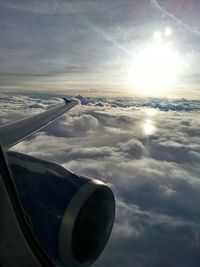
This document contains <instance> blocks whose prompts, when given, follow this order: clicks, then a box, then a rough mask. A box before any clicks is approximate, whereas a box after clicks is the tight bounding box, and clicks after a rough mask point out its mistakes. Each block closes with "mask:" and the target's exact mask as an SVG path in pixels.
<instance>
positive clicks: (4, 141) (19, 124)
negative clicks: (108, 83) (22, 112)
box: [0, 98, 78, 149]
mask: <svg viewBox="0 0 200 267" xmlns="http://www.w3.org/2000/svg"><path fill="white" fill-rule="evenodd" d="M63 99H64V101H65V103H64V104H63V105H61V106H59V107H55V108H52V109H49V110H47V111H44V112H42V113H40V114H37V115H35V116H31V117H28V118H25V119H22V120H18V121H16V122H13V123H9V124H6V125H2V126H0V142H1V145H2V146H3V148H4V149H9V148H10V147H12V146H14V145H16V144H17V143H19V142H21V141H22V140H23V139H25V138H26V137H28V136H30V135H32V134H33V133H35V132H37V131H38V130H40V129H41V128H43V127H44V126H46V125H48V124H49V123H51V122H53V121H54V120H56V119H57V118H58V117H60V116H61V115H62V114H64V113H65V112H67V111H69V110H70V109H71V108H73V107H74V106H75V105H77V104H78V102H77V101H76V100H72V101H71V100H68V99H66V98H63Z"/></svg>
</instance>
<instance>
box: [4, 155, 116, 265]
mask: <svg viewBox="0 0 200 267" xmlns="http://www.w3.org/2000/svg"><path fill="white" fill-rule="evenodd" d="M8 162H9V166H10V170H11V173H12V176H13V179H14V183H15V186H16V188H17V191H18V195H19V198H20V201H21V203H22V206H23V208H24V211H25V217H26V221H27V223H28V224H29V227H30V229H31V231H32V233H33V234H34V236H35V238H36V240H37V241H38V243H39V244H40V245H41V247H42V249H43V250H44V251H45V253H46V254H47V255H48V256H49V258H50V259H51V260H52V261H53V263H54V264H55V265H59V266H69V267H70V266H77V267H82V266H84V267H85V266H89V265H90V264H92V263H93V262H94V261H95V260H96V259H97V258H98V256H99V255H100V254H101V252H102V251H103V249H104V247H105V245H106V243H107V241H108V239H109V236H110V233H111V230H112V226H113V222H114V217H115V199H114V195H113V193H112V190H111V189H110V187H109V186H107V185H106V184H105V183H103V182H101V181H98V180H96V179H91V178H88V177H82V176H78V175H76V174H74V173H72V172H70V171H69V170H66V169H64V168H63V167H61V166H59V165H57V164H55V163H51V162H47V161H44V160H40V159H37V158H34V157H30V156H27V155H24V154H20V153H17V152H8Z"/></svg>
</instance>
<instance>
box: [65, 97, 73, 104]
mask: <svg viewBox="0 0 200 267" xmlns="http://www.w3.org/2000/svg"><path fill="white" fill-rule="evenodd" d="M63 100H64V101H65V103H66V104H69V103H70V102H71V101H70V100H68V99H67V98H65V97H63Z"/></svg>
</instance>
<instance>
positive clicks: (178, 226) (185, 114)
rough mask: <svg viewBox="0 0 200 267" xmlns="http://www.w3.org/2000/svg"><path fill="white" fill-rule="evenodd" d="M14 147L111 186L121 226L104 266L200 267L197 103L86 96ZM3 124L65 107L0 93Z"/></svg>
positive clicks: (105, 255)
mask: <svg viewBox="0 0 200 267" xmlns="http://www.w3.org/2000/svg"><path fill="white" fill-rule="evenodd" d="M78 98H79V100H80V102H81V103H82V105H79V106H77V107H76V108H74V109H73V110H72V111H70V112H69V114H67V115H63V116H62V117H61V118H60V119H59V120H57V121H56V122H54V124H52V125H49V126H48V127H46V128H45V129H44V130H43V131H42V132H38V133H37V134H35V135H34V136H33V137H31V138H29V139H27V140H26V141H24V142H22V143H21V144H18V145H17V146H16V147H14V148H13V149H15V150H16V151H21V152H24V153H28V154H31V155H34V156H36V157H40V158H43V159H47V160H50V161H54V162H57V163H59V164H61V165H63V166H64V167H66V168H69V169H71V170H73V171H74V172H77V173H80V174H82V175H88V176H91V177H95V178H97V179H100V180H103V181H105V182H107V183H109V184H111V186H112V188H113V190H114V192H115V196H116V201H117V214H116V223H115V226H114V229H113V233H112V236H111V239H110V241H109V244H108V246H107V247H106V249H105V251H104V253H103V255H102V256H101V257H100V259H99V260H98V261H97V262H96V263H95V264H94V266H96V267H100V266H106V267H107V266H112V265H113V266H128V267H129V266H131V267H132V266H136V267H160V266H164V267H165V266H166V267H167V266H174V267H175V266H187V267H188V266H199V262H200V253H199V251H200V226H199V225H200V208H199V203H200V180H199V173H200V167H199V163H200V138H199V136H200V130H199V129H200V123H199V119H198V118H199V113H200V111H199V108H200V103H199V102H198V101H189V100H185V99H180V100H166V99H160V100H159V99H157V100H156V99H147V100H136V99H109V100H108V99H105V98H101V99H100V98H99V99H89V98H88V99H83V98H82V97H78ZM0 99H1V110H0V119H1V123H5V122H10V121H12V120H15V119H18V118H22V117H24V116H25V114H26V116H28V115H32V114H35V113H37V112H41V111H42V110H44V109H46V108H48V107H49V106H54V105H56V104H59V103H60V102H61V100H60V99H58V98H52V99H50V100H44V99H42V98H40V97H39V96H38V98H31V97H27V96H26V97H25V96H6V95H1V96H0Z"/></svg>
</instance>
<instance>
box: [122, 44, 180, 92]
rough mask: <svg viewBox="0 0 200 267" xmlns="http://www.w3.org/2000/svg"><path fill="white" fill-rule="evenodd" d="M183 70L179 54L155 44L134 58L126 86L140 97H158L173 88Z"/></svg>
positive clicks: (162, 45)
mask: <svg viewBox="0 0 200 267" xmlns="http://www.w3.org/2000/svg"><path fill="white" fill-rule="evenodd" d="M182 68H183V60H182V58H181V56H180V54H179V53H178V52H177V51H175V50H173V48H172V47H170V46H167V45H164V44H162V43H156V44H154V45H152V46H150V47H148V48H146V49H144V50H142V51H141V52H140V53H138V54H137V56H135V58H134V60H133V62H132V65H131V68H130V70H129V75H128V80H127V82H128V85H130V86H131V87H133V88H134V89H135V90H136V91H138V93H139V94H140V95H153V96H157V95H160V93H162V92H163V91H164V90H165V89H168V88H170V87H171V86H173V85H174V84H175V82H176V80H177V79H178V76H179V74H180V73H181V71H182Z"/></svg>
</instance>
